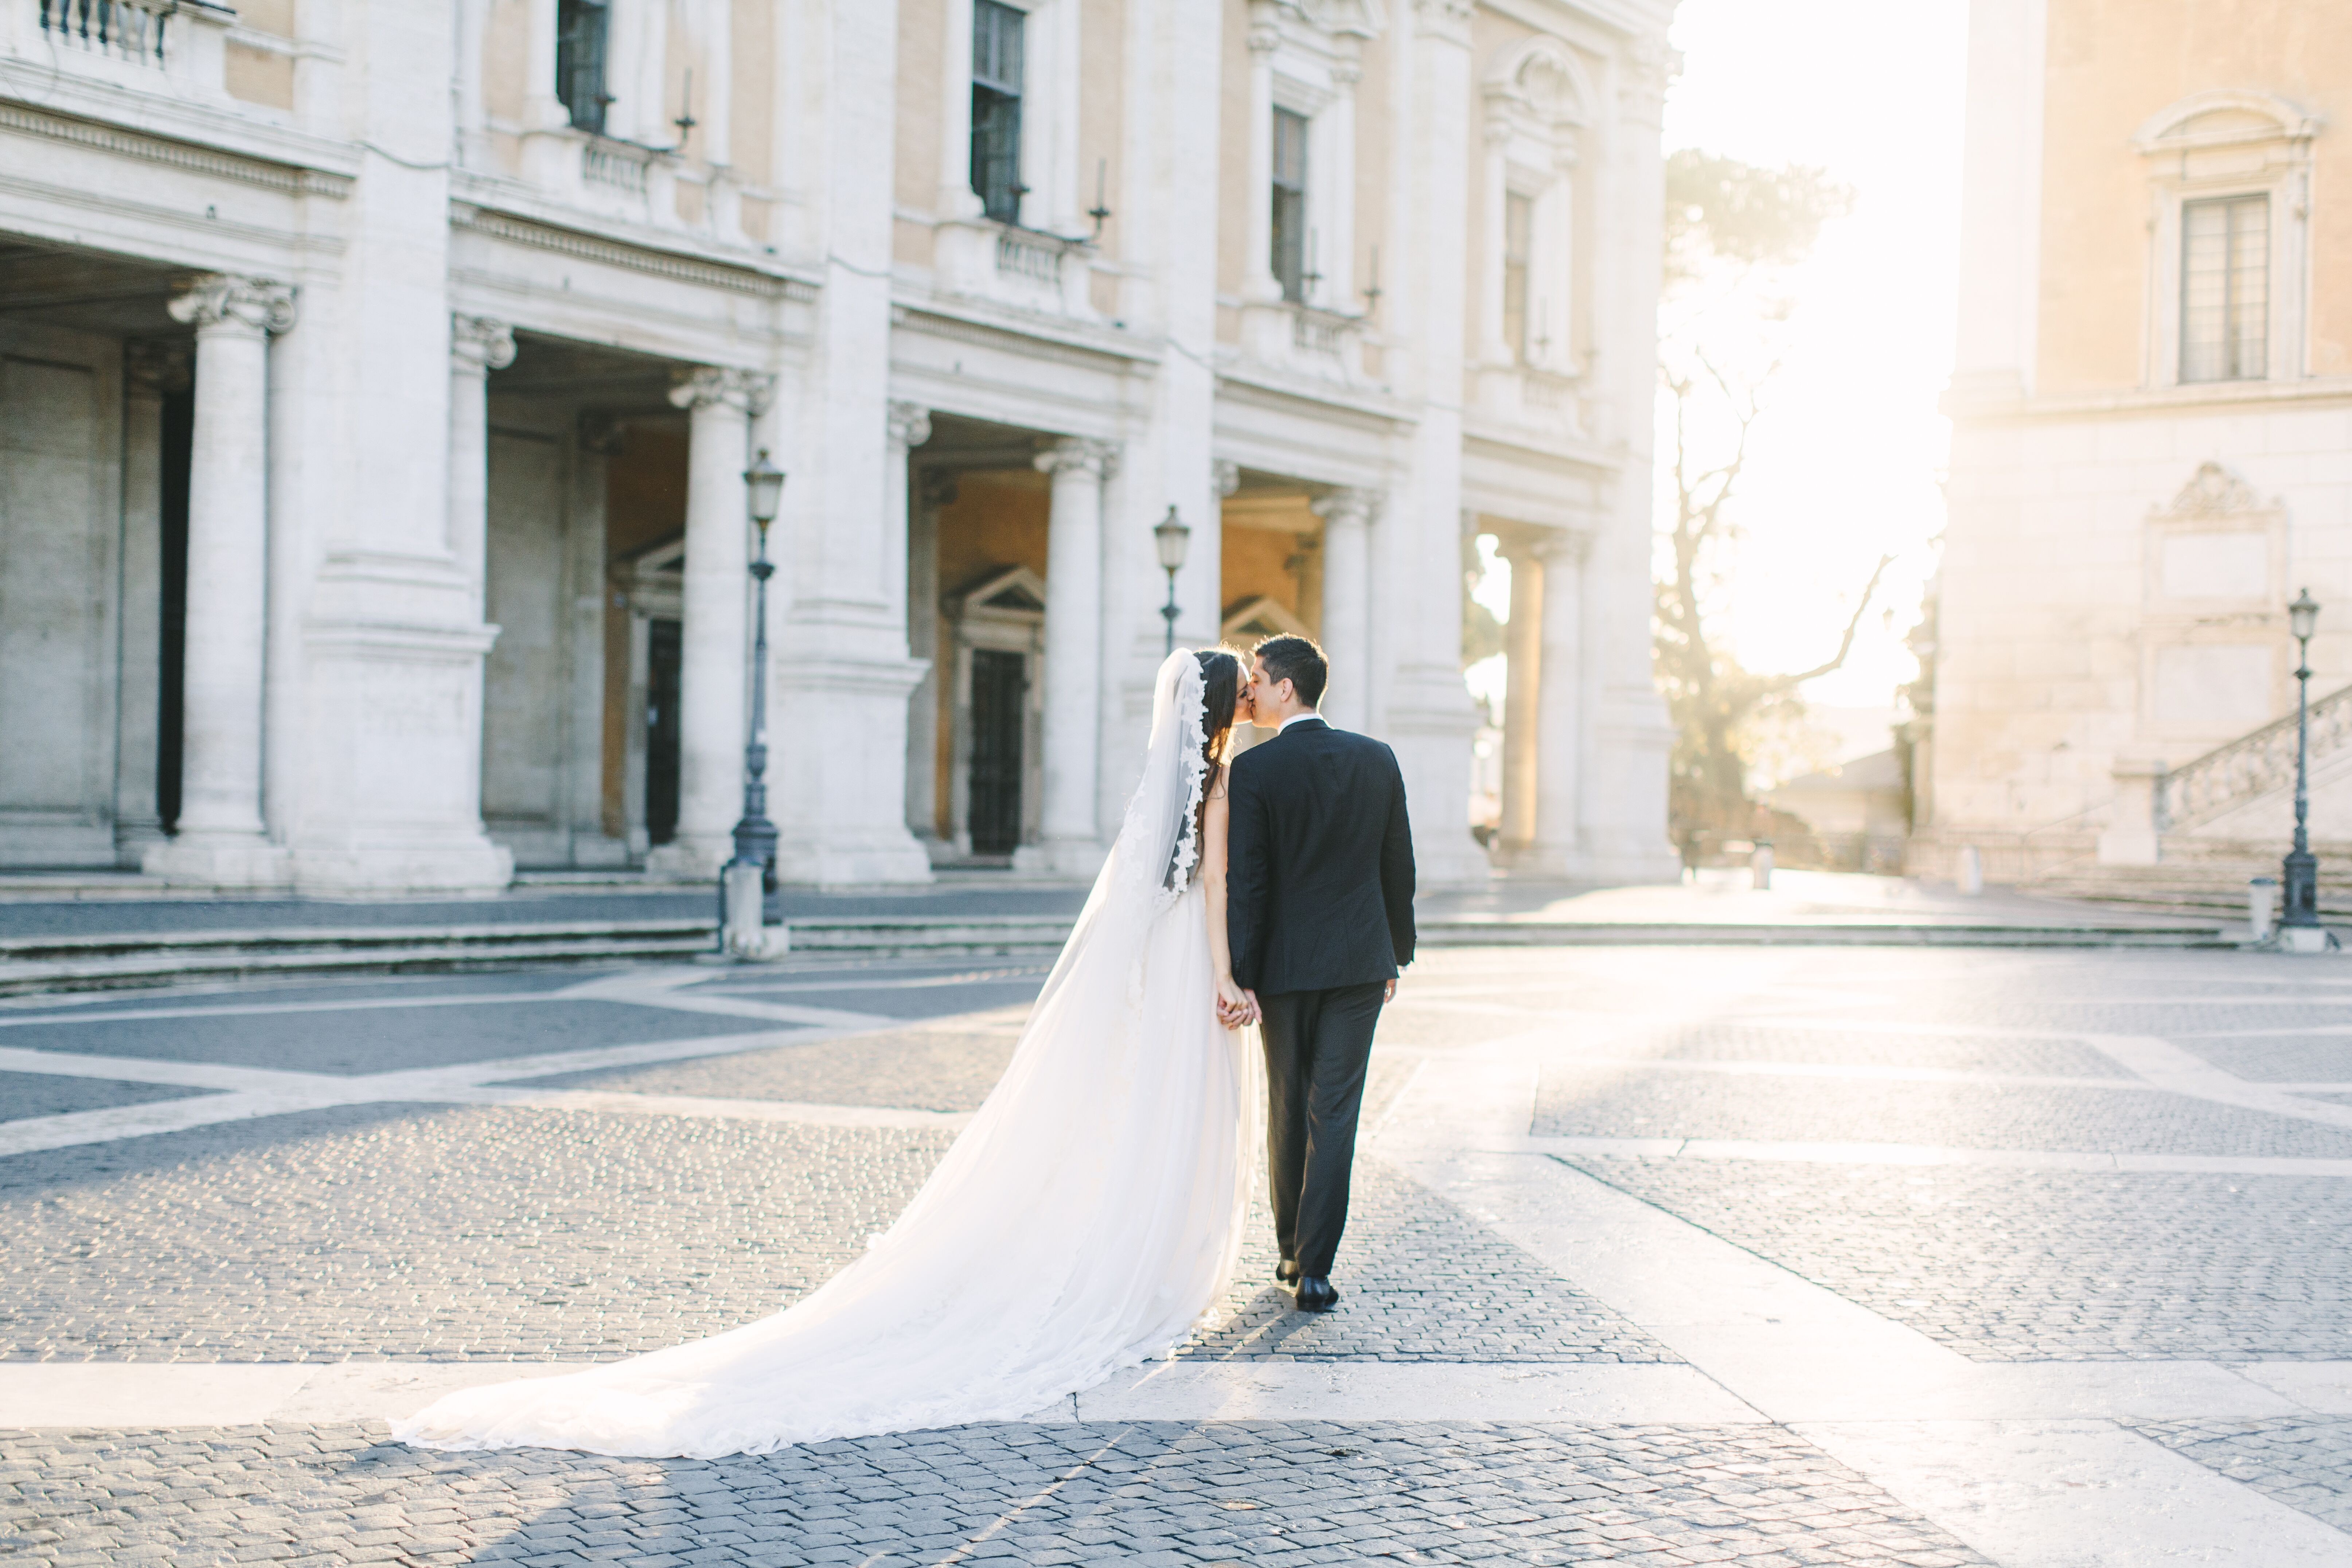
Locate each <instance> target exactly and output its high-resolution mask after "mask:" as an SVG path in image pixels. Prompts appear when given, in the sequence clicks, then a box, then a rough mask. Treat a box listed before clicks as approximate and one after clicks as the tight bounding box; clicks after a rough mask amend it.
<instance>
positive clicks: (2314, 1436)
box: [2132, 1415, 2352, 1529]
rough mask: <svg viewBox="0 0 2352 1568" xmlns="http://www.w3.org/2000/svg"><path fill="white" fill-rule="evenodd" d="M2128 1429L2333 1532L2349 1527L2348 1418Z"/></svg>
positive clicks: (2351, 1459)
mask: <svg viewBox="0 0 2352 1568" xmlns="http://www.w3.org/2000/svg"><path fill="white" fill-rule="evenodd" d="M2132 1429H2133V1430H2134V1431H2136V1432H2138V1433H2139V1434H2140V1435H2141V1436H2146V1437H2151V1438H2154V1439H2155V1440H2156V1441H2157V1442H2158V1443H2161V1444H2163V1445H2164V1446H2165V1447H2168V1448H2170V1449H2172V1450H2173V1451H2174V1452H2175V1453H2179V1454H2185V1455H2187V1456H2188V1457H2189V1458H2192V1459H2194V1460H2196V1461H2197V1462H2198V1463H2199V1464H2200V1465H2203V1466H2204V1467H2205V1468H2208V1469H2210V1470H2213V1471H2216V1472H2218V1473H2220V1474H2221V1475H2224V1476H2227V1477H2229V1478H2230V1479H2231V1480H2233V1481H2243V1482H2244V1483H2245V1484H2246V1485H2248V1486H2250V1487H2252V1488H2254V1489H2256V1490H2258V1491H2261V1492H2264V1493H2267V1494H2268V1495H2269V1496H2272V1497H2274V1498H2277V1499H2278V1500H2280V1501H2282V1502H2285V1503H2289V1504H2292V1505H2293V1506H2294V1507H2296V1508H2299V1509H2301V1510H2303V1511H2304V1512H2305V1513H2307V1514H2311V1515H2313V1516H2314V1517H2315V1518H2318V1519H2324V1520H2326V1521H2327V1522H2328V1523H2330V1524H2333V1525H2335V1526H2336V1527H2337V1528H2339V1529H2346V1528H2352V1419H2347V1418H2345V1417H2343V1416H2334V1417H2328V1416H2305V1415H2283V1416H2278V1417H2274V1418H2273V1419H2272V1420H2268V1421H2143V1422H2137V1423H2135V1424H2134V1425H2133V1428H2132Z"/></svg>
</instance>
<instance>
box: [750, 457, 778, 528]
mask: <svg viewBox="0 0 2352 1568" xmlns="http://www.w3.org/2000/svg"><path fill="white" fill-rule="evenodd" d="M743 488H744V489H746V490H747V491H748V492H750V496H751V521H753V522H756V523H758V524H759V525H760V534H761V538H763V539H764V538H765V537H767V532H768V525H769V524H770V523H772V522H773V521H776V513H777V512H779V511H781V510H782V509H783V504H784V470H783V469H782V468H778V467H776V465H775V464H773V463H772V462H770V461H769V460H768V449H767V448H766V447H761V448H760V455H759V456H758V457H757V458H753V459H751V467H750V468H746V469H744V470H743Z"/></svg>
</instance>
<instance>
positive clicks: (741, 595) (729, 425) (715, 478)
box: [646, 365, 774, 880]
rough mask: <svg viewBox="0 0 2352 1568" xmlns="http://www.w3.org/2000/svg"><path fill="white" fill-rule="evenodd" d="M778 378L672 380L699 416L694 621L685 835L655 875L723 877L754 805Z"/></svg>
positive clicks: (680, 795) (689, 581)
mask: <svg viewBox="0 0 2352 1568" xmlns="http://www.w3.org/2000/svg"><path fill="white" fill-rule="evenodd" d="M773 386H774V378H772V377H771V376H766V375H761V374H758V373H756V372H753V371H748V370H731V369H724V368H721V367H719V366H716V365H704V366H702V367H700V368H699V369H697V370H695V371H692V372H690V373H688V374H686V375H685V376H683V377H682V378H681V379H680V380H679V382H678V384H677V385H676V386H674V387H672V388H671V389H670V395H669V400H670V402H672V403H673V404H675V405H677V406H678V407H680V408H684V409H687V410H688V412H689V413H690V415H691V416H692V419H693V427H692V434H691V436H690V437H689V440H688V452H687V472H686V593H685V601H686V625H685V627H684V633H683V640H684V647H682V648H681V650H680V668H679V672H678V685H679V695H678V720H679V733H678V774H677V837H675V838H673V839H671V840H670V842H669V843H667V844H665V845H662V846H660V847H657V848H656V849H655V850H654V851H653V852H652V853H651V854H649V855H647V856H646V870H648V871H650V872H652V873H654V874H655V875H656V876H665V877H674V878H677V879H681V880H695V879H700V878H704V877H709V876H714V875H716V874H717V872H718V869H719V865H720V864H721V863H722V862H723V861H725V860H726V858H728V856H730V855H731V854H732V853H734V840H733V838H732V837H730V833H731V830H732V829H733V827H734V826H735V819H736V818H737V817H738V816H741V815H742V807H743V726H744V723H745V710H744V703H745V701H746V698H745V695H744V693H745V691H746V689H747V688H746V685H745V681H744V676H745V668H744V667H745V662H746V660H748V659H749V658H750V657H751V603H750V593H751V510H750V500H749V498H748V497H747V496H746V495H745V493H744V489H743V470H744V469H745V468H749V467H750V466H751V419H752V416H755V415H757V414H758V413H760V412H761V410H762V409H764V408H765V407H766V406H767V403H768V397H769V395H770V393H771V391H772V389H773Z"/></svg>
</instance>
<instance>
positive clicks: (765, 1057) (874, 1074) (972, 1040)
mask: <svg viewBox="0 0 2352 1568" xmlns="http://www.w3.org/2000/svg"><path fill="white" fill-rule="evenodd" d="M1003 1015H1004V1016H1003V1017H1002V1020H1001V1021H999V1020H998V1019H997V1018H995V1017H993V1016H992V1015H990V1014H988V1013H981V1014H976V1015H971V1016H968V1017H967V1018H966V1019H965V1020H962V1021H961V1022H962V1024H963V1026H961V1027H957V1026H954V1025H953V1024H952V1023H930V1024H925V1025H921V1026H917V1027H913V1028H903V1029H888V1030H883V1031H880V1032H877V1033H875V1034H869V1035H858V1036H855V1037H851V1038H848V1039H827V1040H816V1041H812V1042H810V1043H808V1044H806V1045H793V1046H777V1047H772V1048H771V1049H768V1050H763V1051H745V1052H742V1053H740V1054H739V1055H735V1056H726V1057H703V1058H693V1059H689V1060H687V1061H682V1062H663V1063H661V1064H659V1065H657V1066H654V1067H634V1068H600V1069H595V1070H592V1071H588V1072H580V1073H559V1074H554V1075H551V1076H549V1077H544V1078H536V1079H531V1080H530V1081H531V1082H532V1083H533V1084H534V1085H537V1086H540V1087H542V1088H548V1089H623V1090H627V1091H629V1092H631V1093H635V1094H695V1095H717V1096H719V1097H721V1098H725V1099H730V1100H738V1099H740V1100H798V1101H803V1102H811V1103H815V1104H819V1105H893V1106H899V1107H902V1108H904V1109H906V1110H978V1109H979V1107H980V1102H981V1101H982V1100H985V1099H986V1098H987V1097H988V1091H989V1090H990V1089H993V1088H995V1087H996V1080H997V1079H999V1078H1000V1077H1002V1076H1003V1072H1004V1064H1005V1063H1007V1062H1009V1061H1011V1060H1012V1059H1013V1045H1014V1043H1015V1042H1016V1041H1017V1040H1018V1039H1019V1038H1020V1036H1021V1023H1020V1016H1019V1014H1018V1012H1017V1010H1014V1009H1003Z"/></svg>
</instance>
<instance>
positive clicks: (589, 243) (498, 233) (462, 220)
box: [449, 202, 818, 300]
mask: <svg viewBox="0 0 2352 1568" xmlns="http://www.w3.org/2000/svg"><path fill="white" fill-rule="evenodd" d="M449 226H450V227H452V228H459V229H470V230H472V231H473V232H474V233H477V234H481V235H487V236H488V237H490V238H492V239H502V240H505V241H507V242H509V244H513V245H521V246H527V247H530V248H531V249H534V250H545V251H551V252H552V253H554V254H555V255H558V256H569V257H571V258H573V259H575V260H579V261H595V262H601V263H603V264H604V265H605V266H607V267H618V268H625V269H627V270H629V271H632V272H645V273H650V274H651V275H652V276H654V277H656V278H666V279H669V280H670V281H672V282H674V283H692V284H698V285H699V286H701V287H703V288H708V289H728V290H730V292H733V293H737V294H750V295H753V296H755V297H757V298H760V299H763V300H814V299H815V298H816V297H817V293H818V290H817V288H816V285H814V284H813V283H809V282H805V281H803V279H798V278H786V277H782V276H780V275H779V274H776V273H773V272H762V271H761V270H759V269H758V268H751V267H730V266H728V265H727V264H725V263H724V262H719V261H709V260H706V259H704V258H700V257H697V256H691V255H687V254H683V253H681V252H678V251H672V250H660V249H656V248H655V247H652V246H648V245H637V244H631V243H628V242H626V241H624V240H618V239H614V238H611V237H607V236H604V235H598V234H590V233H588V232H586V231H585V230H583V229H576V228H565V227H562V226H560V225H556V224H552V223H543V222H541V221H538V220H536V219H532V218H525V217H517V216H514V215H512V214H509V213H502V212H495V211H492V210H491V209H489V208H488V207H482V206H477V205H474V204H473V203H471V202H453V203H451V204H450V207H449Z"/></svg>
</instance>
